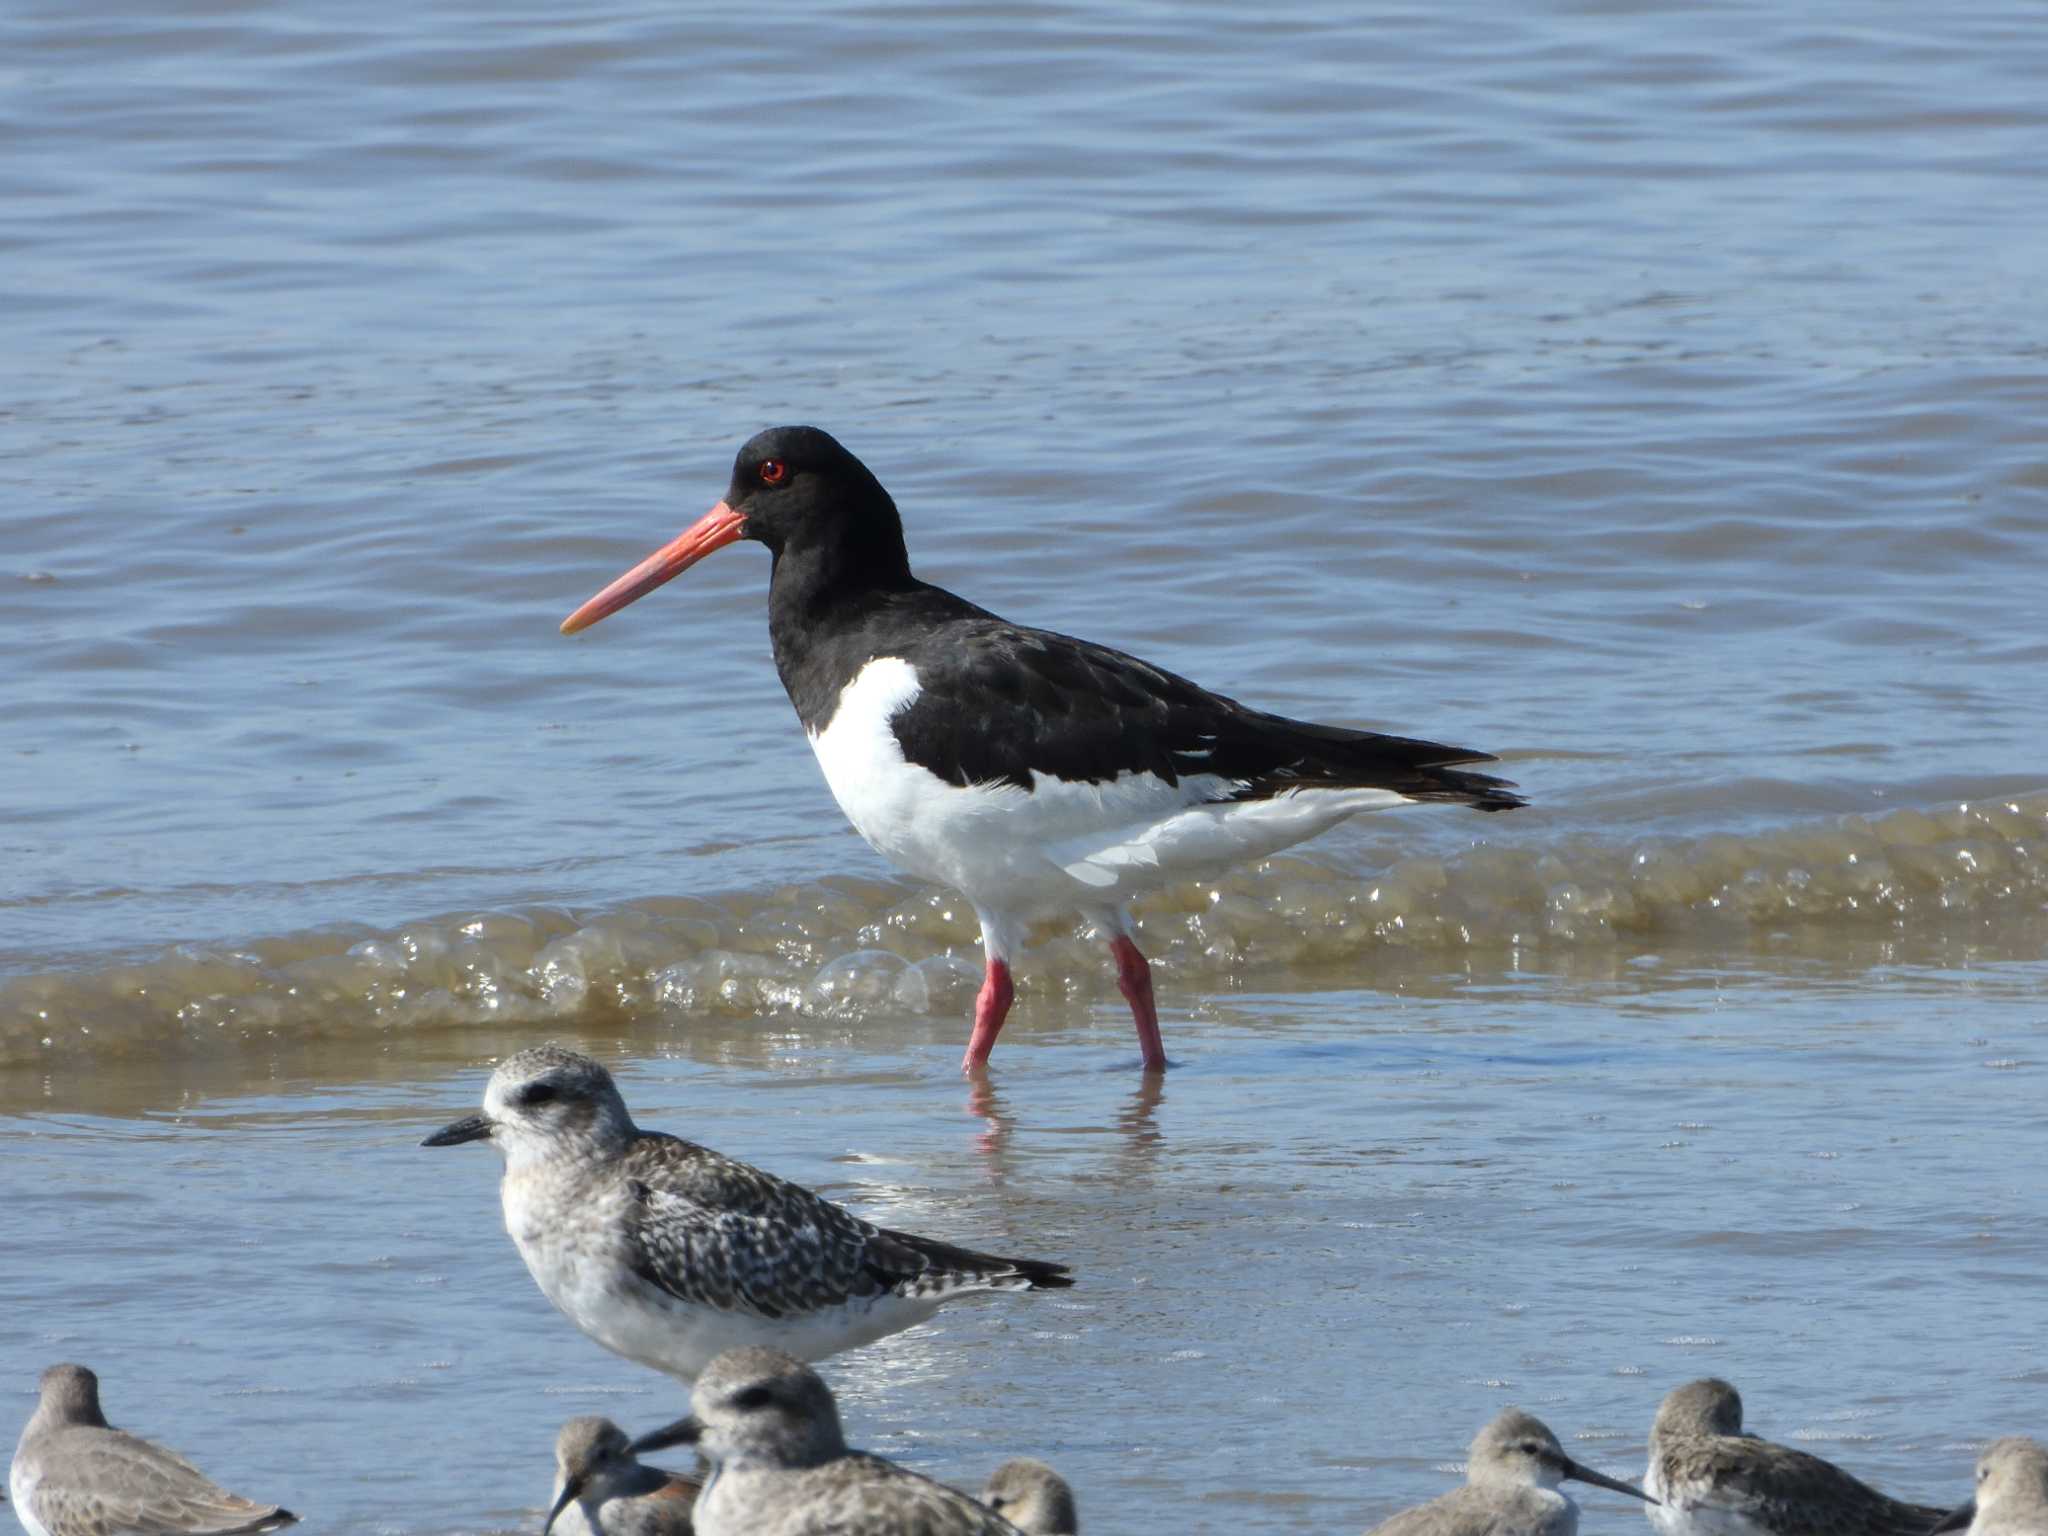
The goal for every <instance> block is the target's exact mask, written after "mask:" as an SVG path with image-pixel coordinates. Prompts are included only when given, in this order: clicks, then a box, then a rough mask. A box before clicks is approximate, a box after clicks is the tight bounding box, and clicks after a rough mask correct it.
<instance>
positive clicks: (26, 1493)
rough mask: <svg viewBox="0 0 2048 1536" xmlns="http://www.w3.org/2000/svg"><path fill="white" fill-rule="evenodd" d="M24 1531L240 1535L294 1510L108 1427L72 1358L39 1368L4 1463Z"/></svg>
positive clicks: (70, 1535) (285, 1519) (274, 1526)
mask: <svg viewBox="0 0 2048 1536" xmlns="http://www.w3.org/2000/svg"><path fill="white" fill-rule="evenodd" d="M7 1488H8V1493H9V1494H10V1496H11V1497H12V1499H13V1502H14V1513H15V1515H16V1516H17V1517H18V1518H19V1519H20V1521H21V1523H22V1525H23V1526H24V1527H26V1528H27V1530H28V1532H29V1536H242V1533H244V1532H255V1531H275V1530H281V1529H282V1528H283V1527H285V1526H287V1525H290V1524H291V1523H292V1522H293V1521H295V1520H297V1519H298V1518H299V1517H298V1516H297V1515H295V1514H293V1513H292V1512H291V1511H290V1510H288V1509H283V1508H280V1507H279V1506H278V1505H276V1504H258V1503H256V1502H255V1501H254V1500H253V1499H245V1498H243V1497H242V1496H241V1495H240V1494H237V1493H229V1492H228V1491H227V1489H225V1488H223V1487H221V1486H220V1485H219V1484H217V1483H215V1482H213V1481H211V1480H210V1479H209V1478H208V1477H207V1476H206V1474H205V1473H203V1472H201V1471H200V1470H199V1469H198V1468H197V1467H195V1466H193V1465H192V1463H191V1462H189V1461H187V1460H186V1459H185V1458H184V1457H182V1456H180V1455H178V1454H177V1452H175V1451H170V1450H166V1449H165V1448H164V1447H163V1446H160V1445H157V1444H155V1443H154V1442H153V1441H149V1440H144V1439H142V1438H141V1437H140V1436H137V1435H131V1434H128V1433H127V1432H125V1431H123V1430H119V1429H115V1428H114V1427H113V1426H112V1425H111V1424H109V1423H108V1422H107V1416H106V1415H105V1414H104V1413H102V1412H100V1380H99V1377H97V1376H95V1375H94V1374H93V1373H92V1372H91V1371H89V1370H87V1369H86V1368H85V1367H84V1366H82V1365H53V1366H51V1367H50V1368H49V1369H48V1370H47V1371H45V1372H43V1378H42V1395H41V1397H40V1399H39V1400H38V1401H37V1403H36V1411H35V1412H34V1413H33V1414H31V1415H30V1416H29V1421H28V1427H27V1428H25V1429H24V1430H22V1432H21V1443H20V1444H19V1445H17V1446H16V1447H15V1448H14V1464H13V1466H12V1467H10V1468H9V1469H8V1474H7Z"/></svg>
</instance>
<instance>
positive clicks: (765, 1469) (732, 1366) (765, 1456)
mask: <svg viewBox="0 0 2048 1536" xmlns="http://www.w3.org/2000/svg"><path fill="white" fill-rule="evenodd" d="M690 1406H691V1410H692V1411H691V1413H690V1416H689V1417H688V1418H686V1419H679V1420H677V1421H676V1422H675V1423H673V1424H671V1425H669V1426H668V1427H667V1428H666V1429H657V1430H656V1431H654V1433H652V1434H649V1435H642V1436H641V1437H640V1438H639V1439H638V1440H635V1441H634V1442H633V1450H634V1452H635V1453H636V1454H640V1453H645V1452H649V1451H658V1450H664V1449H666V1448H667V1447H669V1446H672V1445H693V1446H695V1447H697V1449H698V1450H699V1451H701V1452H702V1453H703V1454H704V1456H705V1457H706V1458H707V1459H708V1460H709V1461H710V1462H711V1465H712V1474H711V1480H710V1481H709V1482H707V1483H706V1484H705V1485H704V1492H703V1493H702V1495H700V1496H699V1498H698V1500H697V1508H696V1513H695V1519H696V1522H697V1536H1019V1533H1018V1530H1017V1527H1016V1526H1014V1525H1012V1524H1011V1523H1010V1522H1009V1521H1007V1520H1005V1519H1004V1518H1003V1517H1002V1516H1001V1515H998V1514H997V1513H996V1512H995V1511H994V1510H992V1509H990V1508H989V1507H988V1506H987V1505H985V1504H979V1503H976V1502H975V1501H974V1500H973V1499H970V1498H969V1497H967V1495H966V1494H964V1493H961V1492H959V1491H958V1490H957V1489H953V1488H948V1487H947V1486H946V1485H945V1484H944V1483H936V1482H933V1481H932V1480H931V1479H930V1478H928V1477H923V1476H920V1475H919V1474H918V1473H916V1472H912V1471H910V1470H909V1469H908V1468H906V1467H899V1466H897V1465H896V1463H895V1462H893V1461H886V1460H884V1459H883V1458H882V1457H880V1456H871V1455H869V1454H868V1453H867V1452H865V1451H850V1450H848V1449H847V1448H846V1436H845V1433H844V1432H843V1431H842V1430H841V1429H840V1427H839V1409H838V1406H837V1404H835V1403H834V1402H833V1400H832V1391H831V1389H830V1388H829V1387H827V1386H826V1385H825V1383H824V1382H823V1381H821V1380H820V1379H819V1377H818V1373H817V1372H816V1371H813V1370H812V1369H811V1368H810V1367H809V1366H807V1365H804V1364H802V1363H801V1362H799V1361H796V1360H793V1359H791V1358H790V1357H789V1356H788V1355H785V1354H782V1353H780V1352H779V1351H776V1350H772V1349H736V1350H733V1351H731V1352H730V1353H728V1354H724V1355H721V1356H719V1357H718V1358H717V1359H716V1360H714V1361H712V1362H711V1364H710V1365H709V1366H707V1367H706V1368H705V1370H704V1374H703V1375H702V1376H700V1377H698V1378H697V1385H696V1387H695V1389H694V1390H693V1391H692V1392H691V1393H690Z"/></svg>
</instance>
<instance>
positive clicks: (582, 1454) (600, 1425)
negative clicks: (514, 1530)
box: [541, 1414, 633, 1536]
mask: <svg viewBox="0 0 2048 1536" xmlns="http://www.w3.org/2000/svg"><path fill="white" fill-rule="evenodd" d="M627 1446H628V1442H627V1439H626V1432H625V1431H624V1430H623V1429H621V1428H619V1426H618V1425H616V1424H614V1423H613V1422H612V1421H611V1420H610V1419H607V1418H604V1417H601V1416H600V1415H597V1414H586V1415H585V1416H583V1417H582V1418H576V1419H571V1420H570V1421H569V1422H568V1423H566V1424H564V1425H563V1426H562V1429H561V1432H560V1433H559V1434H557V1435H556V1436H555V1484H556V1489H557V1491H556V1494H555V1505H554V1508H552V1509H550V1510H549V1511H548V1523H547V1524H546V1525H544V1526H542V1527H541V1536H547V1533H548V1532H549V1531H551V1530H553V1529H554V1526H555V1521H556V1520H557V1519H559V1518H560V1517H561V1514H562V1511H563V1510H565V1509H567V1508H568V1507H569V1506H570V1505H571V1504H573V1503H575V1502H576V1500H577V1499H579V1498H581V1497H582V1496H583V1495H584V1494H586V1493H590V1492H594V1491H596V1490H597V1489H599V1488H601V1487H603V1486H604V1483H605V1481H606V1479H608V1478H609V1477H610V1476H611V1475H612V1474H613V1473H614V1472H616V1471H619V1470H620V1469H622V1468H625V1467H629V1466H631V1465H632V1464H633V1453H632V1451H631V1450H629V1449H628V1448H627Z"/></svg>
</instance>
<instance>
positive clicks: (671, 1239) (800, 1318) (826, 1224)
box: [425, 1045, 1073, 1381]
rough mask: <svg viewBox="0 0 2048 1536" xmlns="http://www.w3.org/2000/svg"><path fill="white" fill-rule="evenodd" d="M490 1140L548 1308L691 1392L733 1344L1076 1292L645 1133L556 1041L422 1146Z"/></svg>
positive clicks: (599, 1070)
mask: <svg viewBox="0 0 2048 1536" xmlns="http://www.w3.org/2000/svg"><path fill="white" fill-rule="evenodd" d="M485 1140H488V1141H490V1142H491V1143H492V1144H493V1145H494V1146H496V1147H497V1149H498V1151H499V1152H500V1153H501V1154H502V1155H503V1156H504V1159H505V1178H504V1183H503V1185H502V1187H501V1191H500V1193H501V1195H502V1197H503V1201H504V1207H505V1230H506V1231H508V1232H509V1233H511V1234H512V1241H513V1242H514V1243H515V1244H516V1245H517V1246H518V1249H519V1256H520V1257H521V1258H522V1259H524V1260H525V1261H526V1267H527V1270H528V1271H529V1272H530V1273H531V1274H532V1275H533V1278H534V1280H535V1282H536V1283H537V1284H538V1285H539V1286H540V1288H541V1290H542V1292H543V1293H544V1294H545V1295H546V1296H547V1298H548V1300H549V1301H551V1302H553V1303H554V1304H555V1305H556V1306H557V1307H558V1308H560V1309H561V1311H562V1313H563V1314H564V1315H565V1316H566V1317H567V1318H568V1319H569V1320H570V1321H571V1322H572V1323H574V1324H575V1325H576V1326H577V1327H578V1328H581V1329H582V1330H583V1331H584V1332H585V1333H587V1334H588V1335H590V1337H591V1338H593V1339H595V1340H596V1341H597V1342H598V1343H600V1344H602V1345H603V1346H604V1347H605V1348H607V1349H609V1350H612V1351H614V1352H616V1353H618V1354H621V1355H624V1356H625V1357H626V1358H627V1359H628V1360H636V1361H638V1362H639V1363H640V1364H642V1365H649V1366H652V1367H654V1368H655V1369H656V1370H658V1371H666V1372H668V1373H669V1374H670V1375H672V1376H678V1377H680V1378H682V1379H683V1380H685V1381H690V1380H694V1379H695V1377H696V1375H697V1373H698V1372H699V1371H701V1370H703V1369H704V1367H705V1365H706V1364H708V1363H709V1362H710V1360H711V1359H712V1357H713V1356H715V1355H718V1354H720V1353H722V1352H723V1351H725V1350H728V1349H733V1348H736V1347H738V1346H740V1345H743V1344H763V1345H770V1346H773V1347H774V1348H777V1349H781V1350H785V1351H787V1352H788V1353H790V1354H792V1355H795V1356H797V1357H798V1358H800V1359H806V1360H817V1359H821V1358H823V1357H824V1356H826V1355H830V1354H834V1353H837V1352H838V1351H839V1350H842V1349H850V1348H852V1347H853V1346H854V1345H856V1344H865V1343H868V1342H870V1341H871V1340H874V1339H879V1338H881V1337H883V1336H884V1335H885V1334H891V1333H895V1332H897V1331H898V1330H899V1329H903V1328H908V1327H910V1326H912V1325H913V1324H916V1323H921V1322H923V1321H924V1320H925V1319H926V1318H928V1317H930V1316H931V1315H932V1314H933V1313H934V1312H936V1311H937V1310H938V1309H939V1307H940V1306H942V1305H943V1304H944V1303H946V1302H948V1301H951V1300H953V1299H954V1298H955V1297H959V1296H968V1295H974V1294H977V1293H988V1292H998V1291H1027V1290H1049V1289H1055V1288H1058V1287H1062V1286H1068V1285H1071V1284H1073V1281H1072V1280H1071V1279H1070V1278H1069V1277H1068V1274H1067V1266H1066V1265H1064V1264H1049V1263H1045V1262H1043V1261H1042V1260H1038V1259H1005V1258H997V1257H995V1256H994V1255H992V1254H986V1253H976V1252H973V1251H971V1250H969V1249H966V1248H955V1247H953V1246H952V1245H950V1244H948V1243H941V1242H935V1241H933V1240H932V1239H930V1238H927V1237H913V1236H911V1235H910V1234H908V1233H905V1232H891V1231H888V1230H887V1229H885V1228H881V1227H877V1226H874V1225H872V1224H870V1223H868V1222H865V1221H862V1220H861V1219H860V1218H859V1217H858V1216H855V1215H853V1214H852V1213H851V1212H849V1211H846V1210H844V1209H842V1208H841V1207H839V1206H837V1205H834V1204H833V1203H832V1202H831V1201H829V1200H826V1199H824V1198H823V1197H822V1196H820V1195H817V1194H814V1193H813V1192H812V1191H810V1190H808V1189H805V1188H803V1187H802V1186H801V1185H797V1184H792V1183H790V1182H788V1181H787V1180H785V1179H778V1178H777V1177H775V1175H773V1174H771V1173H763V1172H762V1171H761V1170H760V1169H758V1168H750V1167H748V1166H747V1165H746V1164H745V1163H740V1162H735V1161H733V1159H731V1158H729V1157H723V1156H721V1155H719V1154H718V1153H716V1152H713V1151H711V1150H709V1149H708V1148H705V1147H700V1146H698V1145H697V1144H696V1143H694V1142H688V1141H683V1140H681V1139H679V1138H677V1137H674V1136H667V1135H663V1134H662V1133H660V1132H658V1131H643V1130H641V1129H640V1128H639V1127H638V1126H636V1125H635V1124H634V1123H633V1117H632V1116H631V1115H630V1114H628V1113H627V1111H626V1102H625V1100H624V1099H622V1098H621V1097H620V1096H619V1090H618V1088H617V1086H616V1085H615V1084H614V1083H613V1082H612V1078H611V1074H610V1073H609V1072H607V1071H605V1069H604V1068H603V1067H602V1066H600V1065H599V1064H598V1063H597V1062H595V1061H592V1060H591V1059H590V1058H589V1057H588V1056H582V1055H579V1054H577V1053H576V1052H575V1051H570V1050H564V1049H563V1048H562V1047H561V1046H558V1045H541V1046H534V1047H533V1048H531V1049H529V1050H524V1051H520V1052H518V1053H517V1054H515V1055H512V1056H508V1057H507V1058H506V1059H505V1060H504V1061H503V1062H502V1063H501V1064H500V1065H499V1067H498V1069H497V1071H495V1072H493V1073H492V1074H491V1080H490V1083H489V1085H488V1086H487V1087H486V1088H485V1089H484V1112H483V1113H482V1114H481V1115H471V1116H470V1117H469V1118H467V1119H465V1120H458V1121H456V1122H455V1123H454V1124H453V1125H450V1126H448V1127H446V1128H445V1129H443V1130H441V1131H438V1132H436V1133H435V1134H434V1135H432V1136H429V1137H428V1138H427V1139H426V1142H425V1145H427V1146H430V1147H447V1146H454V1145H456V1144H458V1143H461V1142H467V1141H485Z"/></svg>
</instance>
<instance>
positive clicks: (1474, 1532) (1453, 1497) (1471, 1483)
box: [1370, 1408, 1649, 1536]
mask: <svg viewBox="0 0 2048 1536" xmlns="http://www.w3.org/2000/svg"><path fill="white" fill-rule="evenodd" d="M1566 1479H1572V1480H1575V1481H1577V1482H1581V1483H1592V1484H1593V1485H1594V1486H1595V1487H1599V1488H1611V1489H1613V1490H1614V1491H1615V1492H1616V1493H1625V1494H1627V1495H1628V1496H1629V1497H1630V1498H1633V1499H1642V1500H1645V1501H1646V1502H1647V1501H1648V1499H1649V1495H1648V1494H1646V1493H1644V1492H1643V1491H1642V1490H1641V1489H1640V1488H1632V1487H1630V1486H1629V1485H1628V1484H1627V1483H1624V1482H1622V1481H1620V1480H1619V1479H1617V1478H1612V1477H1608V1476H1606V1475H1605V1474H1604V1473H1600V1472H1595V1471H1594V1470H1593V1469H1592V1468H1591V1467H1588V1466H1583V1465H1581V1464H1580V1463H1579V1462H1576V1461H1574V1460H1572V1458H1571V1457H1569V1456H1567V1455H1566V1454H1565V1453H1564V1447H1563V1446H1562V1445H1560V1444H1558V1440H1557V1436H1556V1435H1554V1434H1552V1433H1551V1432H1550V1428H1549V1426H1548V1425H1546V1424H1545V1423H1544V1422H1543V1421H1542V1420H1541V1419H1538V1418H1536V1417H1534V1416H1533V1415H1530V1414H1526V1413H1524V1412H1522V1410H1521V1409H1519V1408H1505V1409H1502V1410H1501V1412H1500V1413H1499V1414H1498V1415H1497V1416H1496V1417H1495V1418H1494V1421H1493V1422H1492V1423H1491V1424H1489V1425H1487V1426H1486V1428H1484V1429H1482V1430H1480V1431H1479V1433H1478V1435H1477V1436H1475V1437H1474V1438H1473V1441H1472V1448H1471V1450H1470V1451H1469V1452H1467V1461H1466V1465H1465V1486H1464V1487H1462V1488H1453V1489H1452V1490H1451V1491H1450V1492H1449V1493H1446V1494H1444V1495H1442V1496H1441V1497H1439V1498H1434V1499H1431V1500H1430V1501H1429V1502H1428V1503H1427V1504H1418V1505H1416V1506H1415V1507H1414V1508H1413V1509H1404V1510H1402V1511H1401V1512H1400V1513H1399V1514H1398V1515H1395V1516H1393V1517H1392V1518H1391V1519H1388V1520H1383V1521H1381V1522H1380V1523H1379V1524H1378V1525H1376V1526H1374V1527H1373V1528H1372V1532H1371V1533H1370V1536H1575V1533H1576V1532H1577V1530H1578V1528H1579V1506H1578V1505H1577V1504H1575V1503H1573V1502H1572V1501H1571V1499H1569V1498H1567V1497H1566V1496H1565V1495H1564V1494H1562V1493H1560V1492H1558V1487H1557V1485H1558V1484H1559V1483H1562V1482H1564V1481H1565V1480H1566Z"/></svg>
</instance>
